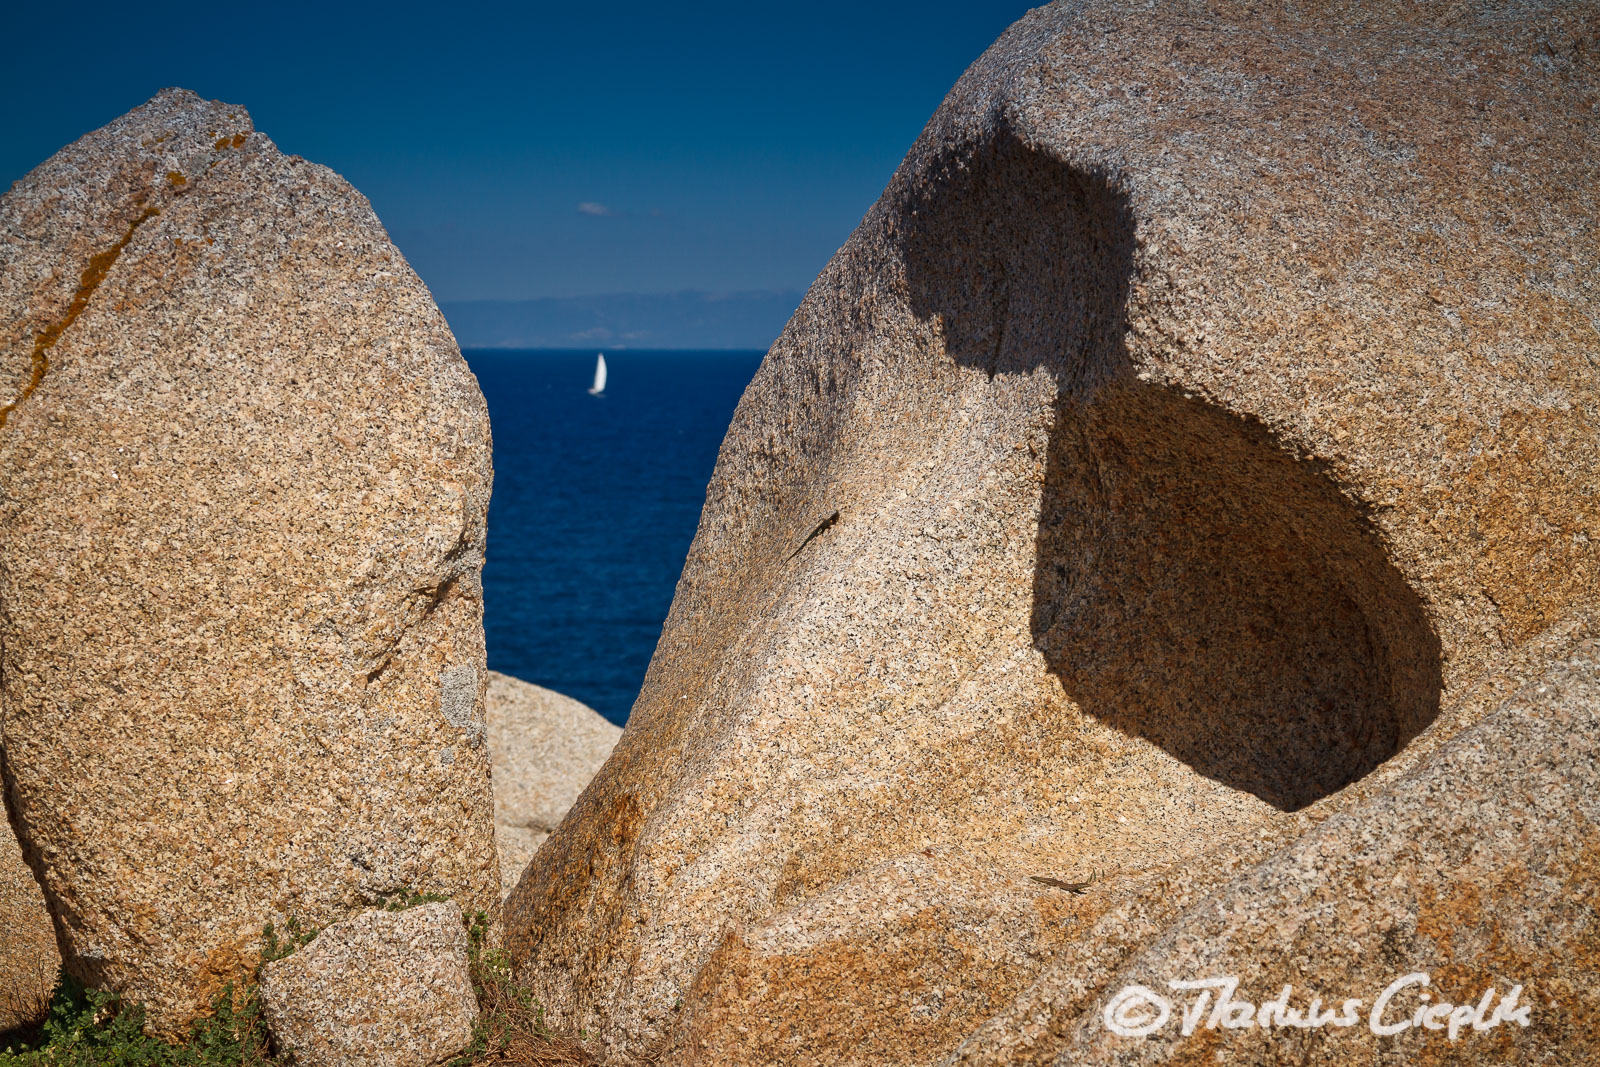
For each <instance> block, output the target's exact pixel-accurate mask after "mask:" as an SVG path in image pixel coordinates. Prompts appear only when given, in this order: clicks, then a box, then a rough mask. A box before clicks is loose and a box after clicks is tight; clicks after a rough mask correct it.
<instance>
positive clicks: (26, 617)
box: [0, 90, 499, 1035]
mask: <svg viewBox="0 0 1600 1067" xmlns="http://www.w3.org/2000/svg"><path fill="white" fill-rule="evenodd" d="M0 410H3V411H4V424H3V425H0V737H3V744H4V776H5V788H6V793H7V801H8V804H9V807H10V809H11V813H12V819H13V823H14V825H15V827H16V831H17V835H18V838H19V840H20V842H21V845H22V852H23V854H24V856H25V857H26V859H27V861H28V863H29V865H30V866H31V868H32V869H33V870H34V872H35V873H36V874H37V875H38V877H39V879H40V882H41V883H42V885H43V888H44V892H45V895H46V898H47V899H48V902H49V906H50V909H51V911H52V913H53V915H54V917H55V920H56V925H57V929H58V931H59V933H60V938H61V945H62V949H63V953H64V955H65V961H64V962H65V965H66V966H67V968H68V969H69V970H70V971H72V972H73V973H74V974H76V975H77V976H78V977H79V978H81V979H83V980H84V981H86V982H89V983H90V984H93V985H98V986H103V987H107V988H112V989H116V990H119V991H121V992H122V993H124V994H125V995H126V996H128V997H129V998H130V999H132V1000H135V1001H144V1002H147V1003H148V1004H149V1005H150V1008H151V1014H150V1020H151V1025H152V1027H153V1028H154V1029H155V1030H157V1031H158V1032H160V1033H163V1034H167V1035H173V1034H177V1033H179V1032H181V1031H182V1029H183V1028H184V1026H185V1024H186V1023H187V1021H188V1020H189V1019H191V1018H192V1017H193V1016H194V1014H195V1013H196V1012H198V1011H200V1010H203V1009H204V1008H206V1007H207V1006H208V1005H209V1004H210V1003H211V1001H212V999H213V998H214V997H215V996H216V995H217V993H218V992H219V991H220V990H221V989H222V987H223V986H224V985H225V984H226V983H227V982H229V981H235V980H238V979H241V978H243V977H245V976H246V975H247V974H248V973H249V972H250V969H251V968H252V966H253V964H254V961H255V958H256V952H257V946H258V942H259V940H260V937H261V931H262V927H263V925H264V924H265V923H266V922H268V921H271V920H273V919H281V918H282V917H284V916H288V915H292V916H295V917H297V918H299V919H300V920H301V921H303V922H308V923H310V924H313V925H321V924H325V923H327V922H331V921H334V920H337V919H339V918H341V917H343V916H344V915H345V914H348V913H349V912H351V911H353V910H356V909H359V908H362V907H366V906H369V905H371V904H372V903H374V902H376V901H378V900H381V899H384V898H385V897H386V896H387V895H389V894H393V893H399V892H423V893H435V894H443V895H446V896H449V897H452V898H453V899H455V900H456V901H457V902H458V903H459V904H460V905H461V906H463V907H466V908H469V909H472V908H480V907H481V908H485V909H492V908H494V906H495V905H496V902H497V899H498V886H499V872H498V869H497V864H496V858H495V850H494V836H493V832H494V826H493V803H492V797H491V794H490V783H489V765H488V759H487V756H486V745H485V732H484V726H483V691H484V686H485V684H486V671H485V669H484V651H483V631H482V621H481V620H482V593H481V586H480V584H479V580H478V574H479V570H480V568H481V566H482V561H483V545H484V523H485V514H486V511H487V507H488V500H489V486H490V478H491V470H490V452H489V426H488V417H487V412H486V409H485V406H484V402H483V398H482V396H481V394H480V393H479V391H478V387H477V382H476V381H475V380H474V378H473V377H472V374H471V373H470V372H469V371H468V370H467V367H466V364H465V363H464V362H463V361H462V359H461V356H460V353H459V351H458V350H457V348H456V345H455V342H454V340H453V338H452V337H451V335H450V332H449V330H448V328H447V327H446V326H445V322H444V319H443V318H442V317H441V316H440V314H439V312H438V310H437V308H436V307H435V306H434V304H433V301H432V299H431V298H430V297H429V295H428V292H427V290H426V289H425V288H424V286H423V285H422V282H421V281H420V280H419V279H418V278H417V276H416V275H415V274H414V273H413V272H412V270H411V268H410V267H409V266H408V265H407V264H406V262H405V260H404V259H403V258H402V257H401V256H400V254H399V252H398V251H396V249H395V248H394V246H393V245H392V244H391V243H390V242H389V239H388V237H387V235H386V234H385V233H384V230H383V227H382V226H381V225H380V224H379V222H378V220H377V218H376V216H374V214H373V213H372V208H371V206H370V205H369V204H368V203H367V201H366V199H365V198H363V197H362V196H361V195H360V194H359V193H357V192H356V191H355V190H354V189H352V188H351V187H350V186H349V185H348V184H347V183H345V182H344V181H343V180H342V179H340V178H339V177H338V176H337V175H335V174H333V173H332V172H331V171H329V170H327V169H326V168H324V167H320V166H317V165H315V164H312V163H308V162H306V161H305V160H303V159H300V158H298V157H293V156H285V155H283V154H282V153H280V152H279V151H278V149H277V148H276V147H275V146H274V145H273V144H272V142H271V141H270V140H268V139H267V138H266V137H265V136H264V135H263V134H261V133H259V132H257V131H256V130H254V129H253V128H252V126H251V123H250V119H249V116H248V115H247V114H246V113H245V112H244V111H243V110H242V109H240V108H237V107H234V106H232V105H228V104H223V103H218V102H215V101H209V102H208V101H204V100H201V99H199V98H198V97H196V96H194V95H193V94H192V93H187V92H183V91H180V90H168V91H165V92H163V93H161V94H160V95H158V96H156V97H155V98H154V99H152V100H151V101H150V102H149V103H147V104H145V105H144V106H143V107H140V108H138V109H136V110H135V111H133V112H130V113H129V114H128V115H126V116H124V117H122V118H120V119H118V120H116V121H115V122H113V123H111V124H110V125H109V126H106V127H104V128H103V129H100V130H97V131H95V132H94V133H91V134H88V135H87V136H85V137H84V138H82V139H81V140H79V141H77V142H75V143H73V144H72V145H69V146H68V147H66V148H64V149H62V150H61V151H60V152H59V153H57V154H56V155H55V156H53V157H51V158H50V159H49V160H47V161H46V162H45V163H43V164H41V165H40V166H39V167H38V168H37V169H35V170H34V171H33V172H31V173H30V174H29V175H28V176H27V177H25V178H23V179H22V180H21V181H20V182H18V183H17V184H16V185H14V186H13V187H12V188H11V190H10V192H8V193H6V195H5V196H4V197H3V198H0Z"/></svg>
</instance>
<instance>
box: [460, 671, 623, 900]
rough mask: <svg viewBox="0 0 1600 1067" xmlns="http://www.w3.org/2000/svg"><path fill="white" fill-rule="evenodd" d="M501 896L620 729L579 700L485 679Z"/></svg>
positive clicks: (492, 676)
mask: <svg viewBox="0 0 1600 1067" xmlns="http://www.w3.org/2000/svg"><path fill="white" fill-rule="evenodd" d="M484 715H485V719H486V724H487V726H488V730H489V762H490V764H491V766H492V767H493V771H494V824H495V825H494V835H495V843H496V845H497V846H498V848H499V852H500V877H501V880H502V883H501V884H502V891H503V892H505V893H509V892H510V891H511V890H512V889H513V888H514V887H515V886H516V884H517V879H518V877H520V876H521V874H522V871H523V869H524V868H526V867H527V866H528V861H529V860H530V859H532V858H533V854H534V852H535V851H536V850H537V849H538V847H539V846H540V845H541V844H543V843H544V839H545V838H547V837H549V836H550V831H552V830H554V829H555V828H556V826H557V825H558V824H559V823H560V822H561V819H562V817H563V816H565V815H566V814H567V809H569V808H571V807H572V802H573V801H575V800H577V799H578V794H579V793H582V792H583V788H584V786H586V785H588V784H589V780H590V779H591V778H593V777H594V774H595V772H596V771H598V770H599V769H600V765H601V764H603V763H605V761H606V757H607V756H609V755H610V754H611V749H612V748H613V747H614V746H615V745H616V743H617V738H618V737H619V736H621V734H622V730H621V729H620V728H618V727H616V726H613V725H612V724H611V723H609V722H607V721H606V720H605V719H604V718H602V717H601V715H600V713H599V712H597V711H595V710H594V709H593V708H591V707H589V706H588V705H587V704H584V703H582V702H580V701H577V700H573V699H572V698H571V697H568V696H563V695H562V694H560V693H557V692H554V691H552V690H549V689H545V688H544V687H542V686H537V685H532V684H530V683H528V682H524V681H521V680H520V679H517V678H513V677H511V676H510V675H508V674H500V673H498V672H495V671H490V672H489V689H488V692H487V693H486V694H485V697H484Z"/></svg>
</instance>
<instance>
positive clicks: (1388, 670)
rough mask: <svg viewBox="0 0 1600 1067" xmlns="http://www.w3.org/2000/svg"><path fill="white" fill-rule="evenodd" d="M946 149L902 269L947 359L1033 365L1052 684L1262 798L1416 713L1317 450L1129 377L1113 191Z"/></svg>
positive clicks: (1398, 653)
mask: <svg viewBox="0 0 1600 1067" xmlns="http://www.w3.org/2000/svg"><path fill="white" fill-rule="evenodd" d="M949 158H950V162H949V164H947V168H948V169H947V173H945V174H944V175H943V176H942V177H943V180H940V181H935V182H933V183H932V187H933V188H935V189H937V190H938V192H937V194H936V195H937V197H938V200H939V202H938V203H927V204H925V205H921V206H919V207H918V209H917V211H916V212H915V214H914V215H913V216H912V222H911V226H912V231H911V233H910V234H909V235H908V239H907V242H906V249H907V251H906V272H907V283H908V286H909V289H910V292H911V296H912V301H913V308H914V310H915V312H916V314H917V315H918V316H919V317H931V316H937V317H938V320H939V321H940V323H941V325H942V329H943V331H944V336H945V341H946V347H947V350H948V351H949V352H950V353H951V355H952V356H953V357H954V358H955V360H956V361H957V362H958V363H960V364H962V365H964V366H969V367H975V368H978V369H981V370H983V371H985V372H986V373H988V374H989V375H990V376H994V375H997V374H1004V373H1028V372H1031V371H1034V370H1036V369H1038V368H1040V367H1044V368H1047V369H1048V370H1049V371H1050V372H1051V373H1052V374H1053V375H1054V377H1055V379H1056V382H1057V387H1058V394H1057V401H1056V411H1055V419H1054V426H1053V429H1052V432H1051V435H1050V444H1049V452H1048V457H1047V461H1046V474H1045V479H1044V490H1043V500H1042V506H1041V512H1040V519H1039V535H1038V556H1037V562H1036V567H1035V574H1034V583H1033V591H1034V598H1033V615H1032V631H1033V637H1034V643H1035V646H1036V647H1037V648H1038V649H1039V650H1040V651H1041V652H1042V653H1043V654H1044V655H1045V657H1046V660H1047V662H1048V663H1049V666H1050V669H1051V670H1052V672H1053V673H1055V674H1056V676H1057V677H1058V678H1059V679H1060V680H1061V683H1062V686H1063V687H1064V689H1065V691H1066V693H1067V695H1068V696H1069V697H1070V698H1071V699H1072V700H1073V701H1074V702H1075V703H1076V704H1077V705H1078V706H1079V707H1080V708H1081V709H1082V710H1083V711H1085V712H1087V713H1088V714H1090V715H1092V716H1094V717H1096V718H1097V719H1099V720H1101V721H1103V722H1105V723H1107V724H1109V725H1111V726H1113V727H1115V728H1117V729H1118V730H1121V731H1123V732H1124V733H1127V734H1130V735H1134V736H1138V737H1142V738H1144V739H1146V740H1148V741H1150V742H1151V743H1153V744H1155V745H1158V746H1160V747H1161V748H1162V749H1164V750H1165V751H1166V752H1168V753H1170V754H1171V755H1173V756H1174V757H1176V758H1177V759H1179V760H1181V761H1182V762H1183V763H1185V764H1186V765H1188V766H1189V767H1191V768H1192V769H1193V770H1195V771H1196V772H1197V773H1199V774H1201V775H1204V776H1205V777H1207V778H1210V779H1213V780H1215V781H1218V782H1221V783H1222V784H1224V785H1227V786H1229V787H1231V788H1233V789H1238V790H1243V791H1246V792H1249V793H1252V794H1254V795H1255V796H1257V797H1259V798H1261V799H1262V800H1264V801H1266V802H1267V803H1269V804H1271V805H1273V806H1274V807H1276V808H1279V809H1281V810H1294V809H1297V808H1300V807H1303V806H1305V805H1307V804H1310V803H1312V802H1314V801H1316V800H1318V799H1320V798H1321V797H1324V796H1327V795H1329V794H1331V793H1333V792H1336V791H1337V790H1339V789H1341V788H1343V787H1344V786H1346V785H1348V784H1350V783H1351V782H1353V781H1355V780H1357V779H1359V778H1361V777H1362V776H1363V775H1365V774H1367V773H1368V772H1369V771H1371V770H1372V769H1373V768H1375V767H1377V766H1378V765H1379V764H1380V763H1382V762H1383V761H1384V760H1385V759H1387V758H1389V757H1390V756H1392V755H1394V754H1395V753H1396V752H1398V751H1399V750H1400V749H1401V748H1402V747H1403V746H1404V745H1405V744H1406V742H1407V741H1409V740H1410V739H1411V738H1412V737H1413V736H1415V735H1416V734H1417V733H1418V732H1419V731H1420V730H1422V729H1423V728H1424V727H1425V726H1426V725H1427V724H1428V723H1429V722H1431V721H1432V720H1433V719H1434V717H1435V716H1436V715H1437V714H1438V709H1439V695H1440V689H1441V679H1440V651H1439V641H1438V638H1437V636H1436V635H1435V634H1434V632H1433V630H1432V628H1431V626H1430V625H1429V622H1428V619H1427V617H1426V615H1425V613H1424V612H1423V609H1422V604H1421V601H1420V600H1419V599H1418V597H1417V595H1416V593H1415V592H1414V591H1413V590H1412V589H1411V588H1410V586H1408V585H1407V584H1406V582H1405V580H1404V578H1403V577H1402V576H1401V574H1400V572H1399V571H1398V570H1396V568H1395V567H1394V565H1393V564H1392V563H1391V562H1390V561H1389V559H1388V557H1387V555H1386V553H1385V552H1384V549H1383V546H1382V543H1381V541H1380V540H1379V538H1378V536H1377V534H1376V533H1375V531H1374V530H1373V529H1372V527H1371V525H1370V524H1369V523H1368V522H1367V521H1366V519H1365V517H1364V516H1363V515H1362V513H1361V511H1360V510H1359V509H1358V507H1357V506H1356V505H1354V504H1353V503H1352V502H1351V501H1350V500H1349V499H1348V498H1346V497H1345V496H1344V495H1343V494H1341V493H1340V492H1339V490H1338V488H1337V486H1335V485H1334V483H1333V482H1332V480H1331V479H1329V478H1328V477H1327V476H1326V474H1325V473H1324V472H1323V470H1322V469H1321V468H1320V467H1319V466H1318V465H1317V464H1316V463H1313V462H1307V461H1302V460H1298V459H1296V458H1295V457H1294V456H1293V455H1292V454H1291V453H1290V452H1289V451H1288V450H1286V449H1285V448H1284V447H1283V446H1282V444H1281V443H1280V442H1278V441H1277V440H1276V439H1275V438H1274V437H1273V436H1272V434H1271V433H1270V432H1269V431H1268V430H1267V428H1266V427H1264V426H1263V425H1261V424H1260V423H1257V422H1255V421H1253V420H1250V419H1246V418H1241V417H1239V416H1238V415H1236V414H1234V413H1232V412H1229V411H1226V410H1224V409H1222V408H1220V407H1217V406H1215V405H1212V404H1209V403H1206V402H1204V401H1202V400H1199V399H1194V398H1190V397H1187V396H1185V395H1183V394H1181V393H1179V392H1177V391H1174V390H1172V389H1169V388H1166V387H1164V386H1161V385H1156V384H1151V383H1148V382H1144V381H1140V380H1139V379H1138V378H1137V377H1136V376H1135V375H1134V373H1133V371H1132V367H1131V361H1130V359H1129V356H1128V352H1127V348H1126V326H1125V321H1126V305H1127V300H1128V287H1129V283H1130V280H1131V279H1132V277H1133V271H1134V222H1133V214H1132V211H1131V209H1130V206H1129V204H1128V201H1127V198H1126V196H1125V195H1124V194H1123V193H1121V192H1120V191H1119V190H1118V189H1117V188H1115V186H1114V185H1113V184H1112V183H1111V182H1110V181H1109V180H1108V179H1107V178H1105V177H1103V176H1100V175H1096V174H1092V173H1085V172H1083V171H1080V170H1077V169H1074V168H1073V167H1071V166H1069V165H1067V164H1065V163H1063V162H1061V161H1059V160H1056V159H1054V158H1051V157H1050V156H1048V155H1045V154H1044V153H1041V152H1037V151H1034V150H1032V149H1030V148H1028V147H1027V146H1026V145H1024V144H1022V143H1021V142H1020V141H1018V140H1017V139H1016V138H1015V137H1003V138H1001V139H999V140H998V141H996V142H995V143H993V144H991V145H989V146H986V147H983V148H980V149H979V150H978V152H977V153H976V154H975V155H972V156H970V157H967V158H965V159H962V158H960V157H959V155H958V154H957V153H954V152H952V154H951V156H950V157H949Z"/></svg>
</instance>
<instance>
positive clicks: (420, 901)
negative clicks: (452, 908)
mask: <svg viewBox="0 0 1600 1067" xmlns="http://www.w3.org/2000/svg"><path fill="white" fill-rule="evenodd" d="M449 899H450V898H449V897H446V896H440V895H439V894H438V893H419V892H417V891H416V890H415V889H399V890H396V891H394V892H392V893H384V894H383V895H381V896H380V897H379V898H378V906H379V907H381V908H382V909H383V910H384V911H407V910H409V909H411V908H417V907H421V906H422V905H424V904H443V903H444V902H445V901H447V900H449Z"/></svg>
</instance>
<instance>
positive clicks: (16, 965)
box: [0, 823, 61, 1033]
mask: <svg viewBox="0 0 1600 1067" xmlns="http://www.w3.org/2000/svg"><path fill="white" fill-rule="evenodd" d="M60 969H61V954H60V953H59V952H57V951H56V934H55V928H54V927H52V926H51V924H50V913H49V912H48V911H47V910H45V905H44V894H43V893H41V892H40V891H39V882H38V880H37V879H35V878H34V876H33V871H32V870H30V869H29V867H28V865H27V863H25V862H24V861H23V858H22V849H21V848H20V847H18V845H17V838H16V835H15V834H13V833H12V832H11V827H10V826H9V825H7V824H5V823H0V1033H4V1032H5V1031H7V1030H11V1029H14V1028H16V1027H19V1026H27V1025H30V1024H32V1023H37V1022H42V1021H43V1020H44V1017H45V1015H46V1014H47V1011H48V1008H49V1006H50V993H51V991H52V990H54V989H55V985H56V975H57V972H59V971H60Z"/></svg>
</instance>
